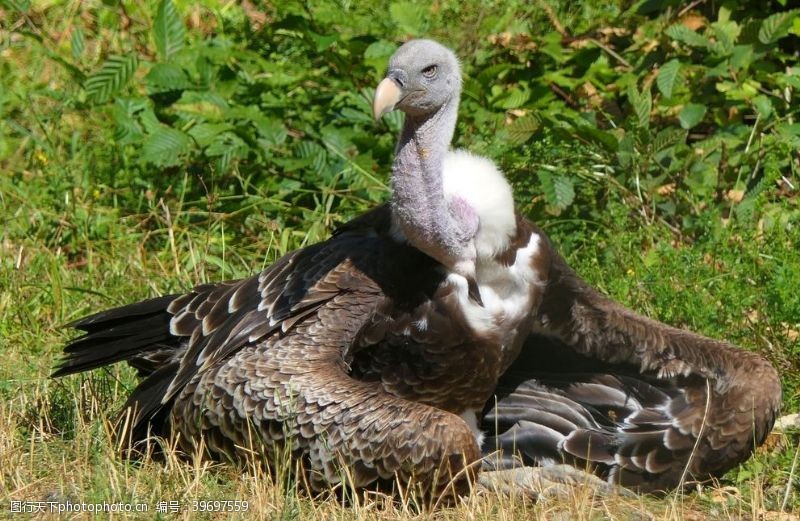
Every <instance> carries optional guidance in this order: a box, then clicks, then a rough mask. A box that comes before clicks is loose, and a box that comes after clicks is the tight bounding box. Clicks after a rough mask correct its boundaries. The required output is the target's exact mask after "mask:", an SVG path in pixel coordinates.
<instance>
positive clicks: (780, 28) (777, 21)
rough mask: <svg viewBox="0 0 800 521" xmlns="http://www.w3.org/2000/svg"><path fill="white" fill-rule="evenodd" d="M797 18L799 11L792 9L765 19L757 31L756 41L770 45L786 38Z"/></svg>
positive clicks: (799, 14)
mask: <svg viewBox="0 0 800 521" xmlns="http://www.w3.org/2000/svg"><path fill="white" fill-rule="evenodd" d="M797 16H800V9H792V10H791V11H784V12H782V13H775V14H773V15H771V16H768V17H766V18H765V19H764V21H763V22H761V28H760V29H759V30H758V41H760V42H761V43H763V44H770V43H775V42H777V41H778V40H780V39H781V38H783V37H784V36H787V35H788V34H789V30H790V29H791V28H792V25H793V24H794V21H795V17H797Z"/></svg>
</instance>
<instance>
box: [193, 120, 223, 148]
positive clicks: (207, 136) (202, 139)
mask: <svg viewBox="0 0 800 521" xmlns="http://www.w3.org/2000/svg"><path fill="white" fill-rule="evenodd" d="M229 130H233V125H231V124H229V123H200V124H198V125H195V126H194V127H192V128H191V129H190V130H189V135H190V136H192V137H193V138H194V140H195V141H196V142H197V144H198V145H200V147H202V148H205V147H207V146H208V145H210V144H211V143H212V142H213V141H214V139H215V138H216V137H217V136H218V135H220V134H222V133H223V132H227V131H229Z"/></svg>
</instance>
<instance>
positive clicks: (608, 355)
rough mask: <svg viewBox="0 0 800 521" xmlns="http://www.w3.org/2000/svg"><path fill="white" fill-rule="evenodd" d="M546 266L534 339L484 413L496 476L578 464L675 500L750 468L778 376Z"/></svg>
mask: <svg viewBox="0 0 800 521" xmlns="http://www.w3.org/2000/svg"><path fill="white" fill-rule="evenodd" d="M550 259H551V264H550V269H549V273H550V278H549V280H548V281H547V290H546V291H545V294H544V296H543V299H542V303H541V306H540V307H539V309H538V313H536V317H535V323H534V326H533V332H532V333H531V334H530V335H529V336H528V338H527V339H526V342H525V345H524V347H523V348H522V354H521V355H520V356H519V358H517V359H516V361H515V362H514V363H513V364H512V365H511V367H510V368H509V370H508V371H507V372H506V373H505V374H504V375H503V376H502V377H501V379H500V382H499V385H498V389H497V395H496V397H495V399H494V401H490V402H489V403H488V404H487V406H486V408H485V415H484V418H483V427H484V428H485V429H487V430H488V431H489V432H490V433H493V434H494V435H493V436H489V437H487V438H486V440H485V443H484V447H483V450H484V452H485V453H486V454H492V453H495V457H493V458H491V459H490V463H489V466H490V467H493V468H500V469H507V468H511V467H514V466H520V465H547V464H550V463H552V462H553V461H556V462H557V463H561V462H571V463H574V464H576V465H578V466H579V467H581V468H587V466H588V468H591V469H593V470H594V472H595V473H597V474H599V475H600V476H601V477H604V478H606V479H607V480H608V481H609V482H612V483H621V484H623V485H626V486H631V487H635V488H638V489H640V490H642V491H667V490H670V489H673V488H675V487H677V486H679V485H680V484H681V482H682V481H681V480H682V479H685V480H686V481H688V482H691V481H705V480H708V479H710V478H713V477H719V476H721V475H722V474H723V473H724V472H726V471H727V470H729V469H730V468H732V467H734V466H736V465H738V464H739V463H741V462H743V461H744V460H745V459H747V458H748V457H749V456H750V454H751V453H752V451H753V449H754V448H755V447H756V446H758V445H759V444H760V443H761V442H762V441H763V440H764V439H765V437H766V435H767V434H768V433H769V431H770V429H771V428H772V425H773V423H774V421H775V418H776V415H777V413H778V409H779V407H780V402H781V387H780V380H779V378H778V375H777V373H776V371H775V369H774V368H773V367H772V365H771V364H769V363H768V362H767V361H766V360H764V359H763V358H761V357H760V356H758V355H756V354H755V353H751V352H748V351H744V350H741V349H738V348H736V347H734V346H731V345H730V344H726V343H724V342H720V341H716V340H711V339H709V338H705V337H702V336H700V335H697V334H695V333H691V332H688V331H683V330H680V329H676V328H672V327H670V326H667V325H665V324H662V323H659V322H657V321H654V320H651V319H648V318H645V317H642V316H640V315H637V314H635V313H634V312H632V311H630V310H628V309H626V308H624V307H622V306H621V305H619V304H617V303H616V302H613V301H612V300H610V299H608V298H606V297H604V296H602V295H601V294H600V293H598V292H597V291H596V290H594V289H593V288H591V287H590V286H588V285H587V284H586V283H585V282H584V281H583V280H581V279H580V278H579V277H578V276H577V275H575V273H574V272H572V270H571V269H570V268H569V267H568V266H567V265H566V263H565V262H564V260H563V259H562V258H561V257H560V256H558V255H557V254H556V253H555V252H553V253H552V254H551V257H550ZM554 416H555V417H558V418H559V419H558V420H556V419H554V418H553V417H554ZM544 429H551V430H552V432H557V433H558V435H551V436H550V437H549V438H546V437H543V436H542V434H541V433H542V432H543V430H544ZM497 451H499V453H500V454H499V456H498V455H497ZM515 455H516V457H515Z"/></svg>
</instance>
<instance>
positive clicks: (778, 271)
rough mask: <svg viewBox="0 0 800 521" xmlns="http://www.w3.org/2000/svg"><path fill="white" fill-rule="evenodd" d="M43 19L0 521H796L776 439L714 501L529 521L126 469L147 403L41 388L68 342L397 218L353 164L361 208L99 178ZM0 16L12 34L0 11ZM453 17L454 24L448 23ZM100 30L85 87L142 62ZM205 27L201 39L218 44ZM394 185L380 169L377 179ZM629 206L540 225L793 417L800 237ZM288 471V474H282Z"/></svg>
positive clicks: (5, 290) (25, 156)
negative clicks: (121, 509)
mask: <svg viewBox="0 0 800 521" xmlns="http://www.w3.org/2000/svg"><path fill="white" fill-rule="evenodd" d="M183 3H185V4H188V2H183ZM35 4H38V5H39V6H40V8H41V9H39V10H37V9H34V15H35V16H34V18H35V19H31V20H29V21H26V20H16V19H15V20H13V21H12V22H9V23H11V24H22V25H14V27H15V28H16V29H17V30H16V31H15V32H14V34H12V31H11V30H10V27H11V26H10V25H3V24H5V23H6V21H7V20H11V18H10V17H5V18H4V17H2V16H0V72H2V77H1V78H0V115H2V116H3V117H2V120H0V518H2V517H10V516H11V514H10V504H11V503H10V502H11V501H12V500H14V501H20V500H25V501H45V502H46V501H57V502H62V503H63V502H66V501H71V502H80V501H82V502H87V503H88V502H98V501H100V502H101V501H106V502H109V503H111V502H125V503H137V502H138V503H143V504H147V505H148V507H149V509H150V511H149V513H148V514H140V515H138V517H140V518H142V519H151V518H152V517H153V516H152V514H153V511H154V510H155V508H156V505H157V504H158V502H160V501H167V502H169V501H177V502H178V504H179V505H181V506H182V507H183V508H184V509H186V510H183V511H181V512H179V513H177V514H173V513H171V512H167V514H166V515H165V517H167V518H173V517H176V518H191V519H195V518H200V519H217V518H225V519H249V518H251V517H252V516H253V514H255V515H256V516H257V517H256V518H258V517H262V518H269V519H273V518H274V519H306V518H324V519H331V518H333V519H353V518H361V519H422V518H428V517H429V516H432V517H434V518H437V519H454V520H455V519H458V520H460V519H526V518H537V517H538V518H544V519H565V520H566V519H606V518H611V519H636V518H641V519H665V520H671V519H676V520H677V519H687V520H692V519H698V520H700V519H709V518H715V519H742V518H753V519H765V520H767V519H796V515H797V514H798V513H800V496H799V495H798V491H797V484H798V482H799V480H798V470H797V454H798V451H800V444H798V435H797V432H796V431H790V432H788V433H778V434H775V435H774V436H772V437H771V438H770V441H769V443H768V446H767V447H765V448H764V449H761V450H759V451H758V453H757V454H756V455H755V457H754V458H753V459H751V460H750V461H748V462H747V463H746V464H744V465H743V466H742V467H740V468H739V469H734V470H733V471H731V472H730V473H728V475H726V476H725V478H724V479H723V480H722V481H721V482H720V483H719V484H717V485H715V486H710V487H703V488H702V489H700V490H695V491H692V490H690V491H685V492H674V493H672V494H670V495H668V496H667V497H665V498H655V497H650V496H640V497H635V498H627V497H610V498H599V497H593V496H592V493H591V491H590V490H589V489H584V488H576V489H575V490H574V493H573V494H572V495H571V496H570V497H568V498H566V499H561V500H552V501H544V502H540V503H538V504H534V503H531V502H530V501H527V500H526V499H525V498H523V497H522V496H521V495H519V494H517V495H514V496H512V497H508V496H504V495H496V494H490V493H487V492H486V491H476V492H475V493H474V494H472V495H470V496H469V497H466V498H464V499H463V500H462V501H461V502H460V503H459V504H457V505H455V506H452V507H446V508H442V509H440V510H439V511H437V512H435V513H430V512H427V511H424V510H420V509H419V508H417V507H416V506H415V501H414V500H413V498H409V499H406V500H399V501H398V500H396V499H392V498H386V497H381V496H368V497H366V498H361V499H359V500H358V501H351V502H349V503H344V502H342V500H341V498H340V497H337V496H329V497H321V498H311V497H309V496H308V495H307V494H306V493H303V492H301V491H299V490H297V489H296V488H295V487H294V486H293V485H292V483H293V480H292V479H290V478H289V477H288V476H287V475H286V474H284V473H280V472H279V473H278V475H277V477H276V476H274V475H272V474H268V473H265V472H264V471H263V469H261V468H260V467H254V468H245V469H237V468H233V467H231V466H228V465H222V464H211V463H208V462H201V461H199V460H197V461H192V460H188V461H187V460H185V459H181V458H178V457H177V455H176V454H175V452H174V451H172V450H170V448H169V447H166V450H165V457H164V458H163V460H151V459H144V460H141V461H128V460H125V459H122V458H120V457H119V454H118V451H117V450H116V448H115V447H114V443H113V440H112V437H111V436H110V424H111V422H112V421H113V420H114V419H115V416H116V413H117V410H118V408H119V407H120V406H121V404H122V403H123V402H124V400H125V398H126V397H127V395H128V394H129V392H130V391H131V390H132V389H133V387H134V386H135V384H136V380H135V377H134V374H133V371H132V370H131V369H129V368H127V367H124V366H117V367H112V368H109V369H104V370H98V371H95V372H93V373H91V374H88V375H78V376H72V377H68V378H64V379H60V380H52V379H50V377H49V375H50V373H51V372H52V370H53V367H54V366H55V364H56V363H57V360H58V358H59V356H60V353H61V349H62V346H63V344H64V342H65V341H66V340H68V339H69V338H71V336H72V335H73V332H71V331H68V330H66V329H65V328H64V327H63V326H64V324H66V323H68V322H70V321H71V320H75V319H77V318H79V317H81V316H84V315H86V314H88V313H91V312H93V311H97V310H101V309H105V308H108V307H112V306H115V305H120V304H124V303H127V302H132V301H136V300H139V299H143V298H146V297H151V296H155V295H160V294H165V293H170V292H177V291H184V290H187V289H189V288H190V287H192V286H193V285H194V284H196V283H200V282H207V281H216V280H223V279H229V278H236V277H242V276H245V275H247V274H250V273H252V272H255V271H257V270H260V269H263V268H264V267H265V266H267V265H269V264H270V263H271V262H272V261H273V260H274V259H275V258H277V257H278V256H280V255H282V254H284V253H286V252H287V251H290V250H292V249H294V248H297V247H300V246H303V245H306V244H310V243H314V242H317V241H319V240H322V239H324V238H325V237H327V236H328V235H329V234H330V232H331V230H332V229H333V227H335V226H336V225H337V224H338V223H341V222H343V221H345V220H346V219H348V218H349V217H351V216H352V215H353V213H357V212H356V211H355V210H356V209H363V208H367V207H370V206H371V205H373V204H375V201H376V200H380V199H381V198H383V197H385V193H386V192H385V181H384V178H383V177H382V174H381V172H372V171H369V170H367V169H365V168H364V167H363V166H362V164H361V163H359V162H357V161H356V160H355V159H353V157H352V156H351V155H348V154H344V153H342V152H341V151H338V150H334V152H333V153H335V154H336V155H337V157H339V158H340V159H342V161H343V166H342V170H341V173H340V175H341V176H348V179H356V180H358V184H359V187H361V189H360V190H353V191H348V190H343V189H342V188H341V183H339V180H340V179H339V178H338V177H334V178H331V179H328V180H327V181H325V182H320V185H319V186H318V187H316V188H315V189H314V190H311V189H309V188H308V187H305V188H302V190H304V193H303V195H304V197H306V200H307V201H309V203H308V204H307V205H306V206H304V207H302V208H298V207H293V206H292V205H290V204H289V203H287V201H286V200H285V199H284V198H282V197H279V195H278V194H275V193H273V192H270V190H268V189H266V188H265V187H263V186H259V185H255V184H253V183H251V182H250V180H249V179H246V178H244V177H243V176H242V175H240V174H239V173H236V172H235V173H234V175H232V176H231V177H230V178H226V179H225V182H228V183H229V184H228V185H225V186H220V187H215V186H214V185H213V182H215V181H217V180H216V179H215V178H214V177H213V176H209V177H206V178H203V177H198V176H195V175H193V174H189V173H188V172H184V171H181V172H179V173H175V172H174V171H164V172H144V173H142V172H139V171H138V170H137V168H139V167H138V166H137V165H135V164H127V163H124V162H122V161H121V159H120V158H119V157H116V156H115V157H110V156H109V152H108V151H109V147H108V144H109V143H111V142H113V139H114V138H113V125H112V124H111V123H110V122H109V118H108V113H107V112H105V110H104V109H97V110H85V108H81V107H80V106H79V105H80V103H79V102H76V101H75V100H76V99H78V98H79V96H78V95H77V94H76V92H77V91H79V90H80V89H79V88H78V87H77V86H76V83H75V80H74V78H72V77H71V76H70V74H69V72H68V71H67V70H65V69H64V68H63V67H61V66H59V65H58V63H57V62H56V61H54V59H53V53H54V52H55V53H56V55H63V56H69V55H70V53H71V49H70V35H71V34H72V33H71V31H72V30H73V29H74V26H75V25H76V24H74V23H73V20H72V19H71V18H70V17H71V14H74V13H76V12H78V11H80V9H79V8H80V7H81V5H82V4H81V2H79V1H78V0H72V1H57V2H35ZM205 4H207V5H212V4H213V5H214V7H213V8H209V10H210V11H211V12H213V13H214V14H215V15H218V19H219V20H221V21H220V23H223V22H226V20H227V18H225V17H226V16H228V15H229V14H230V12H231V11H232V7H231V5H232V4H230V5H229V3H219V5H216V4H215V3H214V2H205ZM92 5H94V6H99V5H101V3H100V2H96V3H94V4H92ZM476 5H477V4H475V5H473V6H472V7H473V8H474V9H472V10H471V11H469V12H468V13H465V16H467V17H468V18H470V19H475V20H481V19H483V18H484V16H485V14H486V13H485V12H484V11H483V8H482V7H481V8H477V7H476ZM0 6H3V7H2V8H1V9H4V11H3V14H7V13H8V11H7V10H5V9H6V8H5V4H4V3H1V2H0ZM53 6H55V7H54V8H52V9H51V8H50V7H53ZM457 7H458V6H456V5H455V2H445V3H444V5H443V9H444V11H445V12H449V11H455V10H456V8H457ZM139 8H141V6H139ZM203 12H204V13H206V11H203ZM95 13H96V14H97V16H96V18H92V19H88V18H89V17H87V19H86V20H82V21H81V23H80V25H81V26H84V27H95V28H96V32H97V35H95V36H96V38H91V37H90V36H91V35H89V34H88V32H87V40H86V50H85V52H84V54H83V55H82V56H81V60H82V61H81V65H82V66H83V67H84V68H86V70H89V69H91V68H92V67H94V66H96V65H97V62H98V61H99V60H100V58H101V57H102V52H103V51H104V49H105V50H110V51H113V52H121V51H122V50H123V49H124V44H129V43H131V42H133V44H135V45H139V46H146V45H147V42H148V41H149V40H148V38H149V36H148V35H147V34H144V33H141V30H142V27H143V22H142V21H141V20H133V22H132V25H130V27H129V28H125V27H123V26H124V24H123V23H122V22H123V21H124V20H121V18H120V15H119V13H118V12H117V11H114V10H112V9H111V8H100V9H98V10H97V11H95ZM98 13H99V14H98ZM577 13H578V11H576V15H575V16H578V14H577ZM134 14H135V13H134ZM29 22H30V23H33V24H34V26H35V27H36V28H37V30H39V31H40V32H41V33H42V34H41V35H40V36H41V39H42V40H41V42H40V41H39V40H37V38H36V36H35V34H34V33H30V34H28V35H27V36H25V37H22V36H21V35H20V34H21V29H20V28H24V27H28V26H27V25H25V24H28V23H29ZM201 22H202V20H201ZM192 23H194V22H192ZM201 25H202V24H201ZM201 25H200V26H198V27H195V29H196V30H198V31H200V30H206V29H207V28H206V29H204V27H203V26H201ZM28 28H29V27H28ZM434 29H435V30H437V31H439V32H440V33H444V30H443V29H441V28H439V29H436V28H434ZM137 31H139V32H137ZM479 44H480V42H478V41H477V40H476V43H475V45H479ZM59 53H60V54H59ZM475 132H476V134H478V132H477V131H475ZM482 139H484V140H485V142H484V143H479V144H478V145H476V146H478V147H479V148H480V147H484V148H487V149H488V150H491V147H490V146H488V145H487V144H486V143H491V140H494V139H497V136H496V135H494V134H491V135H489V136H483V137H482ZM530 147H531V149H532V150H534V151H536V152H537V154H538V153H540V152H541V153H542V154H544V153H546V154H547V157H546V158H537V160H540V161H545V160H548V161H549V160H552V162H553V163H554V164H559V163H558V160H562V161H563V162H564V164H570V163H569V161H574V160H575V154H576V151H575V148H574V146H573V145H572V144H569V145H568V144H566V143H562V144H561V145H552V146H551V144H546V147H545V145H541V146H539V148H536V145H534V144H531V145H530ZM544 148H546V150H545V149H544ZM365 154H366V152H365ZM120 156H121V157H126V156H125V155H124V154H120ZM356 159H358V158H356ZM500 159H502V158H498V160H500ZM365 164H366V163H365ZM526 167H527V165H526V164H523V165H516V166H515V170H516V171H517V173H519V172H522V173H524V174H525V175H527V176H528V177H520V176H517V178H516V181H517V187H516V188H517V195H518V200H519V202H520V204H521V207H523V208H526V209H528V208H531V207H532V203H531V201H532V200H534V199H535V198H536V197H538V196H539V194H536V193H532V188H531V186H532V185H531V183H530V180H529V178H530V177H532V176H531V175H530V174H529V173H528V172H527V170H526ZM387 168H388V165H383V170H382V172H384V173H385V170H386V169H387ZM99 171H102V173H103V179H113V178H114V177H113V175H111V174H109V172H118V171H119V172H125V173H126V175H129V176H130V177H136V176H134V174H131V172H134V173H135V174H136V175H140V174H141V176H144V177H146V176H147V175H151V176H152V177H153V178H156V177H158V179H157V181H158V183H155V185H157V186H158V187H160V189H155V188H153V186H149V185H147V184H141V183H140V184H136V183H132V184H130V185H124V186H116V185H113V184H102V183H98V182H97V181H96V179H97V176H96V174H97V173H98V172H99ZM593 182H596V181H593ZM205 183H208V186H206V184H205ZM581 186H583V185H579V188H580V187H581ZM595 186H596V185H592V187H593V189H594V187H595ZM298 190H300V189H298ZM187 194H189V195H187ZM198 194H202V195H198ZM624 195H625V194H621V193H619V192H615V191H613V190H610V192H609V193H608V194H606V195H605V196H604V197H606V198H607V199H608V201H606V203H607V208H606V209H605V210H604V212H605V213H604V214H603V215H602V216H601V217H599V218H597V219H594V220H590V219H587V218H578V217H576V216H575V215H576V214H568V215H566V216H563V217H561V218H555V217H551V218H550V219H546V220H542V221H541V222H540V223H539V224H540V225H541V226H542V227H543V228H544V229H545V230H546V231H547V232H548V233H549V234H550V235H551V236H552V237H553V238H554V241H555V242H556V243H557V244H558V245H560V246H561V248H562V249H563V252H564V254H565V256H566V257H567V259H568V261H569V263H570V264H571V265H573V267H575V268H576V269H577V271H578V272H579V273H580V274H581V275H582V276H584V277H585V278H586V279H587V280H589V281H590V282H591V283H592V284H594V285H596V286H597V287H599V288H601V289H602V290H603V291H604V292H605V293H607V294H609V295H611V296H612V297H613V298H615V299H617V300H619V301H621V302H623V303H625V304H626V305H628V306H630V307H632V308H633V309H636V310H637V311H640V312H643V313H645V314H647V315H648V316H651V317H653V318H657V319H659V320H663V321H666V322H668V323H670V324H672V325H676V326H681V327H686V328H689V329H692V330H694V331H698V332H700V333H703V334H705V335H708V336H712V337H718V338H725V339H727V340H729V341H731V342H733V343H735V344H738V345H741V346H743V347H745V348H747V349H751V350H755V351H758V352H759V353H761V354H763V355H764V356H765V357H767V358H768V359H769V360H770V361H772V362H773V363H774V364H775V365H776V366H777V367H778V369H779V371H780V373H781V377H782V380H783V383H784V389H785V410H784V413H789V412H795V411H797V410H798V406H800V395H798V388H800V338H798V336H799V335H798V330H800V318H798V317H800V293H798V288H800V251H799V250H798V248H797V245H798V244H800V229H798V228H797V226H795V227H794V228H793V227H792V226H791V225H787V226H785V227H783V228H781V227H775V228H774V229H772V230H771V231H768V232H761V231H759V229H758V228H753V229H749V228H747V227H745V226H742V225H740V224H738V223H737V222H736V221H735V220H734V221H731V222H730V223H729V225H728V226H727V227H725V226H722V225H721V222H722V216H721V215H715V214H714V213H713V212H708V213H707V214H704V215H703V217H702V219H700V223H699V224H698V222H696V221H697V220H696V221H695V222H694V223H693V226H694V227H695V229H698V228H699V229H703V230H705V231H704V232H703V233H696V235H697V238H693V239H685V238H683V237H681V236H680V235H679V234H675V233H674V230H671V229H670V228H668V227H667V226H666V225H664V223H661V222H658V221H656V222H655V223H652V224H650V223H649V222H648V221H646V220H643V219H641V218H639V217H638V209H637V208H631V207H630V206H629V205H627V204H626V203H625V197H624ZM342 201H346V203H347V204H340V203H341V202H342ZM783 204H784V205H785V210H786V212H787V213H788V212H790V211H797V208H796V206H797V203H796V198H795V199H791V198H786V200H785V201H784V202H783ZM223 208H224V209H223ZM231 208H235V209H231ZM341 208H344V210H341ZM291 466H292V464H291V462H288V461H287V462H283V464H282V465H279V468H281V469H290V468H291ZM204 500H240V501H241V500H246V501H248V507H249V511H248V513H247V514H242V513H238V514H237V513H231V514H225V515H222V514H213V513H200V514H199V515H198V514H197V513H195V512H192V511H191V508H192V505H193V501H204ZM791 515H794V516H795V517H790V516H791ZM132 516H133V517H137V516H136V515H135V514H133V515H132ZM76 517H77V518H81V516H80V515H79V516H76Z"/></svg>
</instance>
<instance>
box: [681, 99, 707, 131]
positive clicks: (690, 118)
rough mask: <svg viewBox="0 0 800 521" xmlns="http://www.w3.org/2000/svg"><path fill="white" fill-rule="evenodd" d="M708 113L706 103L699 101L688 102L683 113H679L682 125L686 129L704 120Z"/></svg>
mask: <svg viewBox="0 0 800 521" xmlns="http://www.w3.org/2000/svg"><path fill="white" fill-rule="evenodd" d="M705 115H706V107H705V105H699V104H697V103H687V104H686V105H685V106H684V107H683V109H682V110H681V113H680V114H679V115H678V120H679V121H680V123H681V126H682V127H683V128H685V129H686V130H689V129H690V128H692V127H694V126H696V125H697V124H698V123H700V122H701V121H703V117H704V116H705Z"/></svg>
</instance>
